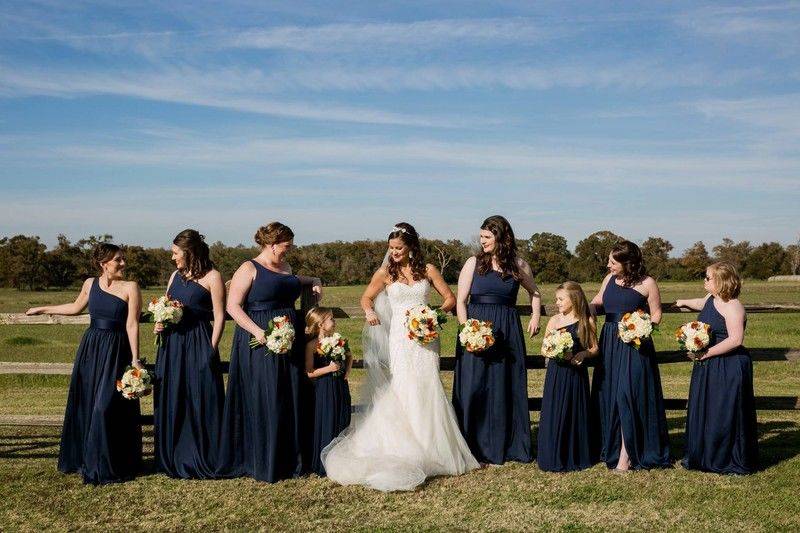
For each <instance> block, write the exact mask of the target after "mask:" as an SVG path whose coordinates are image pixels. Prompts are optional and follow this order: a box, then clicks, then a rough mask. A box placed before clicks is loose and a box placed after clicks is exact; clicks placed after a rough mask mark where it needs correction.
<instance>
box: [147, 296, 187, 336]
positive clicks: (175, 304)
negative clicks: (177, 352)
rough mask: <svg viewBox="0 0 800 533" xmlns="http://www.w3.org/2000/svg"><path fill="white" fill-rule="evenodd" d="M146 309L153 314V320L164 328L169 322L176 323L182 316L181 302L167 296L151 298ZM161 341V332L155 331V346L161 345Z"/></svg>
mask: <svg viewBox="0 0 800 533" xmlns="http://www.w3.org/2000/svg"><path fill="white" fill-rule="evenodd" d="M147 310H148V311H150V314H152V315H153V322H159V323H160V324H161V325H162V326H164V327H165V328H166V327H168V326H169V325H170V324H177V323H178V322H180V321H181V318H183V304H182V303H180V302H179V301H177V300H170V299H169V296H162V297H161V298H157V299H153V300H152V301H151V302H150V303H149V304H148V305H147ZM162 342H163V338H162V337H161V333H157V334H156V339H155V344H156V346H161V343H162Z"/></svg>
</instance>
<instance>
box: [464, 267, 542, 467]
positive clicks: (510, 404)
mask: <svg viewBox="0 0 800 533" xmlns="http://www.w3.org/2000/svg"><path fill="white" fill-rule="evenodd" d="M518 291H519V281H517V280H515V279H514V278H513V277H510V276H509V277H506V278H503V277H502V275H501V274H500V273H499V272H496V271H490V272H487V273H486V274H480V273H479V272H478V271H477V269H476V271H475V274H474V276H473V278H472V286H471V287H470V301H469V305H468V306H467V317H468V318H476V319H478V320H490V321H491V322H492V323H493V325H494V335H495V345H494V346H492V347H491V348H489V349H488V350H486V351H484V352H480V353H477V354H472V353H470V352H468V351H466V350H464V348H463V347H462V346H461V343H460V342H458V340H456V368H455V375H454V376H453V408H454V409H455V412H456V418H457V419H458V425H459V427H460V428H461V432H462V433H463V435H464V439H465V440H466V441H467V444H468V445H469V448H470V451H471V452H472V455H474V456H475V459H477V460H478V461H480V462H483V463H493V464H502V463H504V462H506V461H519V462H522V463H529V462H531V460H532V455H531V426H530V413H529V411H528V373H527V369H526V367H525V338H524V337H523V333H522V324H521V322H520V318H519V313H518V312H517V308H516V303H517V292H518Z"/></svg>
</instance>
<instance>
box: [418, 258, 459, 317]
mask: <svg viewBox="0 0 800 533" xmlns="http://www.w3.org/2000/svg"><path fill="white" fill-rule="evenodd" d="M425 273H426V274H427V276H428V279H429V280H430V282H431V285H433V288H434V289H436V292H438V293H439V295H440V296H441V297H442V307H441V310H442V311H444V312H445V313H449V312H450V311H452V309H453V308H454V307H455V306H456V297H455V296H454V295H453V291H451V290H450V287H449V286H448V285H447V282H446V281H445V280H444V277H442V274H441V272H439V270H438V269H437V268H436V267H435V266H433V265H431V264H428V265H425Z"/></svg>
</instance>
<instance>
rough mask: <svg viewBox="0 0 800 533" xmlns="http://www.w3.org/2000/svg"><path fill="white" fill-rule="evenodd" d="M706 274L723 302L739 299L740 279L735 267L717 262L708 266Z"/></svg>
mask: <svg viewBox="0 0 800 533" xmlns="http://www.w3.org/2000/svg"><path fill="white" fill-rule="evenodd" d="M708 273H709V274H711V277H713V278H714V285H716V287H717V292H718V293H719V297H720V298H722V301H723V302H727V301H728V300H733V299H734V298H738V297H739V293H740V292H742V278H740V277H739V273H738V272H737V271H736V267H735V266H733V265H732V264H730V263H728V262H727V261H719V262H717V263H713V264H711V265H709V266H708Z"/></svg>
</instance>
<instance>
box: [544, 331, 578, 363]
mask: <svg viewBox="0 0 800 533" xmlns="http://www.w3.org/2000/svg"><path fill="white" fill-rule="evenodd" d="M573 345H574V341H573V340H572V335H571V334H570V332H569V331H567V330H566V329H564V328H561V329H553V330H550V331H548V332H547V333H546V334H545V336H544V339H542V355H543V356H545V357H547V358H549V359H565V358H566V355H567V353H569V352H571V351H572V346H573Z"/></svg>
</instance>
